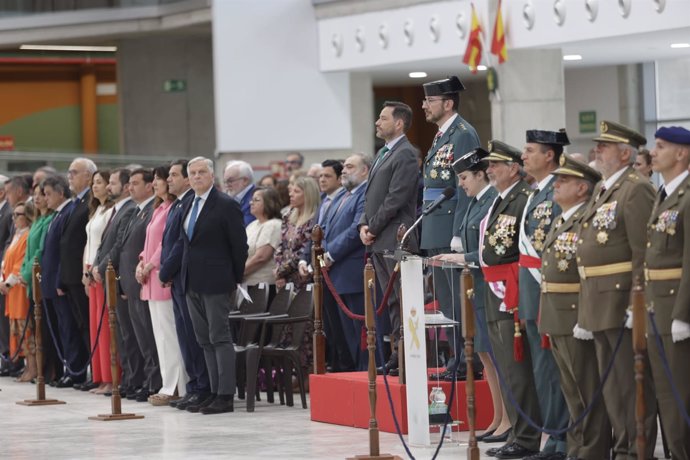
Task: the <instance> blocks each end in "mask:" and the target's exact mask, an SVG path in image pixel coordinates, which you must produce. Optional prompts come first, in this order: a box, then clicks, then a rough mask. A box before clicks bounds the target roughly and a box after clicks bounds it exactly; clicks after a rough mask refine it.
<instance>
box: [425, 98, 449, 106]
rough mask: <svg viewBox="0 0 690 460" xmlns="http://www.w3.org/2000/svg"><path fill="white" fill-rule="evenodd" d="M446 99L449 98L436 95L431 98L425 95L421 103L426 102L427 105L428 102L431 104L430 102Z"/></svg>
mask: <svg viewBox="0 0 690 460" xmlns="http://www.w3.org/2000/svg"><path fill="white" fill-rule="evenodd" d="M447 100H449V99H447V98H445V97H437V98H433V99H432V98H430V97H425V98H424V99H422V104H427V105H428V104H431V103H432V102H436V101H447Z"/></svg>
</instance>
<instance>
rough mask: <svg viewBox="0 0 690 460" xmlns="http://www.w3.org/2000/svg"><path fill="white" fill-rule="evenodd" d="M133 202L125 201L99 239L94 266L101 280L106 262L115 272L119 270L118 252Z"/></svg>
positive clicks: (134, 206) (106, 266) (130, 215)
mask: <svg viewBox="0 0 690 460" xmlns="http://www.w3.org/2000/svg"><path fill="white" fill-rule="evenodd" d="M136 207H137V206H136V203H134V201H132V200H131V199H130V200H127V202H126V203H125V204H123V205H122V207H121V208H120V209H119V210H118V211H117V212H116V213H115V215H114V216H113V219H112V220H111V221H110V224H108V225H106V227H105V231H104V232H103V236H102V237H101V245H100V246H99V247H98V251H97V252H96V260H95V262H94V266H97V267H98V273H100V275H101V278H103V279H105V271H106V270H107V268H108V262H109V261H112V262H113V268H114V269H115V271H119V269H120V251H121V250H122V240H123V239H124V235H125V230H126V229H127V224H128V223H129V219H130V218H131V217H132V213H133V212H134V210H135V208H136Z"/></svg>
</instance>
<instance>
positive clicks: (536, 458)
mask: <svg viewBox="0 0 690 460" xmlns="http://www.w3.org/2000/svg"><path fill="white" fill-rule="evenodd" d="M524 460H566V458H565V453H564V452H537V453H536V454H534V455H530V456H529V457H525V458H524Z"/></svg>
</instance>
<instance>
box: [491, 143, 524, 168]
mask: <svg viewBox="0 0 690 460" xmlns="http://www.w3.org/2000/svg"><path fill="white" fill-rule="evenodd" d="M488 150H489V155H488V156H486V157H484V158H483V160H484V161H503V162H509V161H513V162H515V163H518V164H520V165H521V166H522V150H520V149H518V148H516V147H513V146H512V145H508V144H506V143H505V142H501V141H496V140H494V141H489V149H488Z"/></svg>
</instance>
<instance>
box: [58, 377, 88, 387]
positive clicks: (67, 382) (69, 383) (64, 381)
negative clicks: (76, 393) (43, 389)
mask: <svg viewBox="0 0 690 460" xmlns="http://www.w3.org/2000/svg"><path fill="white" fill-rule="evenodd" d="M82 382H83V379H82ZM75 383H80V382H79V380H78V379H77V377H72V376H69V375H66V376H64V377H62V378H61V379H60V380H59V381H58V382H57V383H56V384H55V388H74V384H75Z"/></svg>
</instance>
